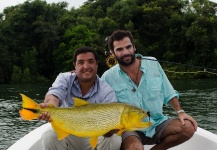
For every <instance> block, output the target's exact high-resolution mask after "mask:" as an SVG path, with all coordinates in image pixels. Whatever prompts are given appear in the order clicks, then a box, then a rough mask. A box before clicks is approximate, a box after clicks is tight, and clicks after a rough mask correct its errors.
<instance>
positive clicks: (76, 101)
mask: <svg viewBox="0 0 217 150" xmlns="http://www.w3.org/2000/svg"><path fill="white" fill-rule="evenodd" d="M73 100H74V107H76V106H82V105H87V104H90V103H89V102H87V101H85V100H83V99H80V98H77V97H74V98H73Z"/></svg>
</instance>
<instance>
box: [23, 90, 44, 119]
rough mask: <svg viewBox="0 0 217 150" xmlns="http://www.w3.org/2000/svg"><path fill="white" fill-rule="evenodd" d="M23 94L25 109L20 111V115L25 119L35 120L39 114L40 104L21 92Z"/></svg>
mask: <svg viewBox="0 0 217 150" xmlns="http://www.w3.org/2000/svg"><path fill="white" fill-rule="evenodd" d="M20 95H21V96H22V100H23V103H22V107H23V109H22V110H20V111H19V113H20V116H21V118H22V119H24V120H33V119H37V117H38V116H39V113H38V112H39V109H40V106H39V105H38V104H37V103H36V102H35V101H34V100H32V99H31V98H29V97H27V96H25V95H24V94H20Z"/></svg>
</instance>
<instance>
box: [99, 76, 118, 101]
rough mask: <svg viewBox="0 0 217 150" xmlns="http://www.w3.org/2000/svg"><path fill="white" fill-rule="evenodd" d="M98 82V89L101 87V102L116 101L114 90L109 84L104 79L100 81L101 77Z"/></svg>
mask: <svg viewBox="0 0 217 150" xmlns="http://www.w3.org/2000/svg"><path fill="white" fill-rule="evenodd" d="M100 82H101V87H100V89H102V101H101V102H102V103H111V102H117V98H116V95H115V91H114V90H113V89H112V88H111V86H110V85H109V84H108V83H106V82H105V81H102V80H101V79H100Z"/></svg>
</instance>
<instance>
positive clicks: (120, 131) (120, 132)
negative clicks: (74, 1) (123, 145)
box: [116, 129, 125, 136]
mask: <svg viewBox="0 0 217 150" xmlns="http://www.w3.org/2000/svg"><path fill="white" fill-rule="evenodd" d="M124 131H125V129H120V130H119V131H118V132H117V133H116V134H117V135H118V136H120V135H121V134H122V133H123V132H124Z"/></svg>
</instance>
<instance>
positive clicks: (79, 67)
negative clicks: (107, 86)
mask: <svg viewBox="0 0 217 150" xmlns="http://www.w3.org/2000/svg"><path fill="white" fill-rule="evenodd" d="M74 66H75V70H76V73H77V77H78V79H79V80H81V81H82V82H88V81H92V80H95V78H96V73H97V68H98V64H97V61H96V59H95V57H94V54H93V53H91V52H86V53H82V54H79V55H77V61H76V63H75V64H74Z"/></svg>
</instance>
